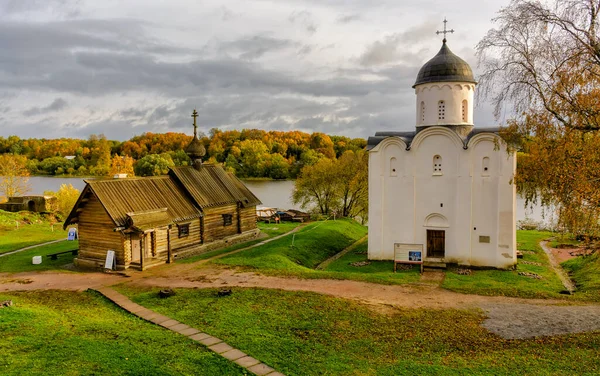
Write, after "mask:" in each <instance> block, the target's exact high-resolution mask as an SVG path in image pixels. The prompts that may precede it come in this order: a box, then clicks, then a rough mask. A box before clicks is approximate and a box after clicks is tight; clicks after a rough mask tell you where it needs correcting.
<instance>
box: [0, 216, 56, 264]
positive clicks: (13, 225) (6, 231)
mask: <svg viewBox="0 0 600 376" xmlns="http://www.w3.org/2000/svg"><path fill="white" fill-rule="evenodd" d="M17 223H18V227H17ZM52 228H53V227H52V225H51V223H50V221H48V219H47V217H45V216H43V215H40V214H37V213H30V212H19V213H10V212H6V211H4V210H0V254H1V253H6V252H10V251H14V250H16V249H19V248H24V247H28V246H30V245H34V244H39V243H44V242H48V241H52V240H57V239H63V238H66V237H67V231H64V230H63V229H62V223H55V224H54V231H53V230H52Z"/></svg>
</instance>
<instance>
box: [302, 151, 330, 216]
mask: <svg viewBox="0 0 600 376" xmlns="http://www.w3.org/2000/svg"><path fill="white" fill-rule="evenodd" d="M335 169H336V166H335V165H334V163H333V161H332V160H331V159H328V158H323V159H321V160H320V161H318V162H317V163H315V164H314V165H312V166H306V167H304V168H303V169H302V172H301V174H300V176H299V177H298V179H296V183H295V185H294V191H293V192H292V201H293V202H294V204H300V206H301V207H302V208H303V209H306V208H309V207H312V206H316V207H317V209H318V210H319V212H320V213H321V214H324V215H329V214H330V212H331V208H332V207H335V206H336V205H337V203H338V196H337V192H336V184H335V181H334V179H333V176H332V175H334V174H335Z"/></svg>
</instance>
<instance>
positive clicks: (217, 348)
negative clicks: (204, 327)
mask: <svg viewBox="0 0 600 376" xmlns="http://www.w3.org/2000/svg"><path fill="white" fill-rule="evenodd" d="M208 348H209V349H211V350H212V351H214V352H216V353H217V354H221V353H224V352H225V351H229V350H233V347H231V346H229V345H228V344H226V343H225V342H221V343H217V344H216V345H212V346H209V347H208Z"/></svg>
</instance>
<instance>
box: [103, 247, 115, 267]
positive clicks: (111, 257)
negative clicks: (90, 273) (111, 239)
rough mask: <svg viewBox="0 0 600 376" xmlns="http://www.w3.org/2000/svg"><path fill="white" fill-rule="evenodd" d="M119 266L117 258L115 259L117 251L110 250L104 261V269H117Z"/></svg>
mask: <svg viewBox="0 0 600 376" xmlns="http://www.w3.org/2000/svg"><path fill="white" fill-rule="evenodd" d="M116 268H117V260H116V259H115V251H113V250H110V251H108V252H106V262H105V263H104V269H110V270H115V269H116Z"/></svg>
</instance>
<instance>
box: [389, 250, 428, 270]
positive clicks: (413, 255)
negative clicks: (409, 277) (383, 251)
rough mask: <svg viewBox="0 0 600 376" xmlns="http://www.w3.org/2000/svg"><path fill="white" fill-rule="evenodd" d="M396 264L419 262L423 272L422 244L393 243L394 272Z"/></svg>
mask: <svg viewBox="0 0 600 376" xmlns="http://www.w3.org/2000/svg"><path fill="white" fill-rule="evenodd" d="M398 264H419V265H421V273H423V244H407V243H394V272H396V265H398Z"/></svg>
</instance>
